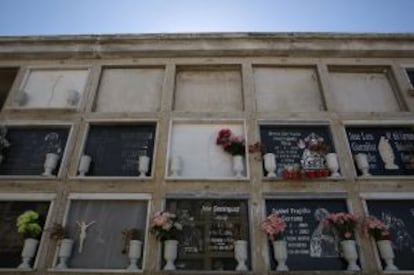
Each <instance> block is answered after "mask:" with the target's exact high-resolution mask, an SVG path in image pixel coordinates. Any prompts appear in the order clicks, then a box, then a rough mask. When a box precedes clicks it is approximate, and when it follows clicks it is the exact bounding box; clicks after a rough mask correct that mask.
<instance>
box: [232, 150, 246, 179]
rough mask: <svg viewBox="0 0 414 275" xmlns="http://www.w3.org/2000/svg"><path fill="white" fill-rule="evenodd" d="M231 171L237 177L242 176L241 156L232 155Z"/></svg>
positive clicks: (242, 164)
mask: <svg viewBox="0 0 414 275" xmlns="http://www.w3.org/2000/svg"><path fill="white" fill-rule="evenodd" d="M233 171H234V175H235V176H236V177H238V178H241V177H243V172H244V160H243V157H242V156H239V155H238V156H233Z"/></svg>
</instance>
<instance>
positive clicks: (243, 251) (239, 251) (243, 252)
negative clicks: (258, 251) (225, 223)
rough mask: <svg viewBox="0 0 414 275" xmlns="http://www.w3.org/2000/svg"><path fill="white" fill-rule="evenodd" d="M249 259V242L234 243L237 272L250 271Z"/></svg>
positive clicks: (239, 241)
mask: <svg viewBox="0 0 414 275" xmlns="http://www.w3.org/2000/svg"><path fill="white" fill-rule="evenodd" d="M247 257H248V251H247V241H244V240H238V241H235V242H234V258H235V259H236V261H237V266H236V270H237V271H247V270H249V269H248V268H247V265H246V261H247Z"/></svg>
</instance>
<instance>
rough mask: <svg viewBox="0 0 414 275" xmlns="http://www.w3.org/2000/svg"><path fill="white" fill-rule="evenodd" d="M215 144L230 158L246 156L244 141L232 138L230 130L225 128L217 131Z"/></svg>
mask: <svg viewBox="0 0 414 275" xmlns="http://www.w3.org/2000/svg"><path fill="white" fill-rule="evenodd" d="M216 144H217V145H220V146H222V147H223V149H224V151H225V152H227V153H229V154H230V155H232V156H244V155H245V154H246V149H245V146H246V145H245V142H244V139H243V138H241V137H237V136H234V135H233V133H232V131H231V130H230V129H227V128H226V129H221V130H220V131H219V133H218V135H217V139H216Z"/></svg>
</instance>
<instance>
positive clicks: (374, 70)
mask: <svg viewBox="0 0 414 275" xmlns="http://www.w3.org/2000/svg"><path fill="white" fill-rule="evenodd" d="M390 80H391V75H390V73H389V71H388V70H387V69H386V68H382V67H367V66H363V67H360V68H358V67H340V66H330V67H329V81H330V90H331V93H332V97H333V101H334V104H335V108H336V109H337V110H338V111H341V112H397V111H400V105H399V103H398V100H397V98H396V93H395V91H394V89H393V86H392V84H391V81H390Z"/></svg>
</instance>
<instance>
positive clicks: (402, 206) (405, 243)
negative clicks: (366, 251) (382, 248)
mask: <svg viewBox="0 0 414 275" xmlns="http://www.w3.org/2000/svg"><path fill="white" fill-rule="evenodd" d="M366 204H367V208H368V213H369V215H371V216H374V217H376V218H377V219H379V220H381V221H382V222H383V223H384V224H385V226H386V227H387V229H388V231H389V233H390V235H391V237H390V240H391V247H392V251H393V254H394V255H393V256H394V257H392V259H393V262H394V265H395V267H396V268H398V269H399V270H414V261H413V259H414V200H413V199H402V200H397V199H385V200H384V199H369V200H367V201H366ZM380 257H381V258H383V255H381V254H380ZM386 266H387V264H386V263H385V262H384V261H382V267H383V268H387V267H386Z"/></svg>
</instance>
